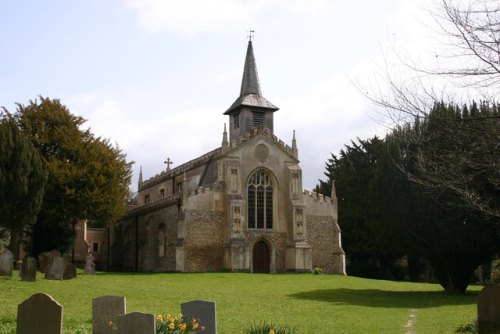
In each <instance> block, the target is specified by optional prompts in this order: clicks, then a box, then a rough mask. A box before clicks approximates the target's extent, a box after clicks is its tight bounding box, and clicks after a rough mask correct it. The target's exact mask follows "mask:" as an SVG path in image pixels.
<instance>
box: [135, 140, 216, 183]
mask: <svg viewBox="0 0 500 334" xmlns="http://www.w3.org/2000/svg"><path fill="white" fill-rule="evenodd" d="M221 152H222V148H220V147H218V148H216V149H215V150H212V151H209V152H207V153H205V154H203V155H200V156H199V157H197V158H194V159H192V160H189V161H187V162H185V163H183V164H181V165H179V166H177V167H175V168H172V169H171V170H169V171H163V172H161V173H160V174H156V175H155V176H153V177H151V178H149V179H147V180H145V181H144V182H143V183H142V184H141V187H140V188H139V190H141V189H144V188H147V187H149V186H151V185H153V184H156V183H158V182H162V181H164V180H165V179H168V178H170V177H172V176H173V175H179V174H181V173H183V172H184V171H187V170H190V169H192V168H194V167H197V166H199V165H201V164H203V163H205V162H206V161H207V160H208V159H210V157H211V156H217V155H220V154H221Z"/></svg>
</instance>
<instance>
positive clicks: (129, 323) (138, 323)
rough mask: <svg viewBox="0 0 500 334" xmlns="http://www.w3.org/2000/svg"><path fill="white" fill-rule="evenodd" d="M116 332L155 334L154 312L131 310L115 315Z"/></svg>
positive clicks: (119, 333)
mask: <svg viewBox="0 0 500 334" xmlns="http://www.w3.org/2000/svg"><path fill="white" fill-rule="evenodd" d="M116 327H117V328H118V334H138V333H141V334H155V332H156V322H155V316H154V314H149V313H142V312H132V313H127V314H125V315H120V316H118V317H117V326H116Z"/></svg>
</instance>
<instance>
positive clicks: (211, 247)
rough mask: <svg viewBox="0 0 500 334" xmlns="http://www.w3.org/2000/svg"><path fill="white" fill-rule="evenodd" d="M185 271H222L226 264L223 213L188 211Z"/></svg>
mask: <svg viewBox="0 0 500 334" xmlns="http://www.w3.org/2000/svg"><path fill="white" fill-rule="evenodd" d="M184 221H185V224H186V238H185V239H184V256H185V257H184V271H186V272H199V271H220V270H222V269H223V264H224V263H223V262H224V249H223V244H224V239H223V233H224V230H223V227H224V224H225V215H224V213H223V212H220V211H219V212H215V211H204V210H187V211H186V212H185V216H184Z"/></svg>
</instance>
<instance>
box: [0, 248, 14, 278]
mask: <svg viewBox="0 0 500 334" xmlns="http://www.w3.org/2000/svg"><path fill="white" fill-rule="evenodd" d="M13 265H14V257H13V255H12V253H11V252H10V251H9V250H8V249H6V248H5V249H4V250H3V252H2V253H0V276H9V277H12V267H13Z"/></svg>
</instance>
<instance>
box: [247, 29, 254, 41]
mask: <svg viewBox="0 0 500 334" xmlns="http://www.w3.org/2000/svg"><path fill="white" fill-rule="evenodd" d="M254 34H255V30H253V29H252V28H250V30H248V35H247V37H248V41H249V42H251V41H252V38H253V35H254Z"/></svg>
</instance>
